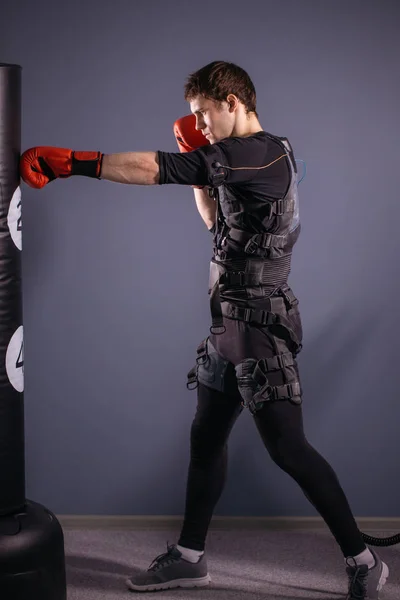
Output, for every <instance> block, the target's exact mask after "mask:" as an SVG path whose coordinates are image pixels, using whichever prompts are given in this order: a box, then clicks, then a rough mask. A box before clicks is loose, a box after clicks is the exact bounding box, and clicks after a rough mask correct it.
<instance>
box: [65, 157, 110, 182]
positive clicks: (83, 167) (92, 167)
mask: <svg viewBox="0 0 400 600" xmlns="http://www.w3.org/2000/svg"><path fill="white" fill-rule="evenodd" d="M103 157H104V154H102V153H101V152H79V151H78V152H73V153H72V175H83V176H85V177H94V178H97V179H99V178H100V174H101V167H102V164H103Z"/></svg>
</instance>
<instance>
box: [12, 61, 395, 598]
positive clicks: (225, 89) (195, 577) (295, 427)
mask: <svg viewBox="0 0 400 600" xmlns="http://www.w3.org/2000/svg"><path fill="white" fill-rule="evenodd" d="M185 99H186V100H187V101H188V102H189V104H190V110H191V115H189V116H187V117H183V118H182V119H179V120H178V121H177V122H176V123H175V127H174V130H175V135H176V139H177V142H178V146H179V149H180V150H181V153H165V152H127V153H122V154H111V155H103V154H101V153H100V152H97V153H96V152H72V151H71V150H65V149H60V148H49V147H39V148H33V149H31V150H28V151H27V152H25V153H24V155H23V156H22V158H21V175H22V177H23V179H24V180H25V181H26V182H27V183H28V184H29V185H31V186H33V187H43V185H46V184H47V183H48V182H49V181H51V180H53V179H55V178H57V177H69V176H71V175H86V176H89V177H97V178H99V179H100V178H101V179H107V180H109V181H115V182H118V183H127V184H137V185H156V184H161V185H163V184H168V183H175V184H180V185H191V186H193V188H194V195H195V200H196V204H197V207H198V210H199V212H200V214H201V216H202V218H203V220H204V222H205V224H206V226H207V227H208V229H209V230H210V231H211V232H212V234H213V242H214V256H213V259H212V261H211V268H210V283H209V293H210V303H211V314H212V327H211V329H210V331H211V336H208V337H207V338H206V339H205V340H203V342H202V343H201V344H200V345H199V347H198V349H197V353H198V356H197V359H196V366H195V367H194V368H193V369H192V370H191V371H190V372H189V374H188V379H189V384H192V383H196V386H197V402H198V404H197V411H196V415H195V417H194V420H193V424H192V428H191V461H190V466H189V473H188V481H187V497H186V510H185V518H184V523H183V527H182V530H181V534H180V538H179V540H178V543H177V544H174V545H171V546H169V545H167V552H165V553H163V554H161V555H160V556H158V557H157V558H156V559H154V561H153V562H152V563H151V565H150V567H149V569H148V570H147V571H146V572H144V573H142V574H139V575H137V576H133V577H132V578H131V579H129V580H128V582H127V584H128V587H129V588H130V589H132V590H136V591H148V590H162V589H168V588H174V587H195V586H203V585H207V584H208V583H209V581H210V577H209V574H208V569H207V562H206V556H205V554H204V548H205V540H206V536H207V531H208V527H209V524H210V521H211V518H212V515H213V510H214V507H215V505H216V503H217V502H218V500H219V498H220V496H221V493H222V490H223V487H224V483H225V479H226V470H227V441H228V437H229V434H230V432H231V430H232V427H233V425H234V423H235V421H236V419H237V418H238V416H239V415H240V413H241V412H242V410H243V408H249V410H250V411H251V414H252V415H253V418H254V422H255V424H256V427H257V429H258V431H259V433H260V435H261V438H262V440H263V443H264V445H265V447H266V449H267V450H268V452H269V454H270V456H271V458H272V459H273V460H274V462H275V463H276V464H277V465H279V466H280V467H281V468H282V469H283V470H284V471H286V472H287V473H289V475H291V476H292V477H293V479H295V481H297V483H298V484H299V485H300V487H301V488H302V490H303V492H304V494H305V495H306V497H307V498H308V499H309V500H310V502H311V503H312V504H313V505H314V507H315V508H316V510H317V511H318V512H319V514H320V515H321V516H322V517H323V519H324V520H325V522H326V523H327V525H328V527H329V528H330V530H331V532H332V534H333V535H334V537H335V539H336V541H337V542H338V544H339V546H340V548H341V550H342V552H343V555H344V558H345V562H346V563H347V569H346V571H347V575H348V578H349V591H348V595H347V598H348V599H349V600H356V599H357V600H360V599H366V598H368V599H373V598H374V599H375V598H378V597H379V596H378V594H379V590H380V589H381V587H382V586H383V585H384V583H385V581H386V578H387V576H388V572H389V571H388V567H387V565H386V564H385V563H383V562H382V561H381V560H380V558H379V556H378V555H377V554H376V552H374V551H372V550H370V549H369V548H367V547H366V545H365V543H364V541H363V538H362V534H361V533H360V531H359V529H358V527H357V524H356V522H355V520H354V517H353V515H352V512H351V510H350V507H349V504H348V502H347V499H346V497H345V494H344V492H343V490H342V488H341V486H340V483H339V481H338V479H337V477H336V474H335V473H334V471H333V469H332V468H331V466H330V465H329V464H328V463H327V462H326V460H325V459H324V458H323V457H322V456H321V455H320V454H318V453H317V451H316V450H315V449H314V448H313V447H312V446H311V445H310V444H309V443H308V441H307V439H306V437H305V434H304V430H303V421H302V406H301V404H302V390H301V386H300V379H299V372H298V365H297V362H296V356H297V354H298V353H299V352H300V350H301V347H302V345H301V341H302V327H301V319H300V314H299V308H298V301H297V299H296V298H295V296H294V294H293V292H292V290H291V289H290V287H289V286H288V285H287V279H288V276H289V272H290V262H291V254H292V248H293V246H294V244H295V243H296V241H297V238H298V236H299V233H300V222H299V211H298V197H297V181H296V163H295V160H294V156H293V151H292V148H291V146H290V144H289V142H288V140H287V139H286V138H280V137H277V136H274V135H272V134H270V133H267V132H266V131H264V130H263V129H262V127H261V125H260V122H259V120H258V114H257V111H256V92H255V89H254V85H253V83H252V81H251V79H250V77H249V76H248V74H247V73H246V72H245V71H244V70H243V69H241V68H240V67H238V66H237V65H234V64H232V63H226V62H222V61H217V62H213V63H210V64H209V65H206V66H205V67H203V68H202V69H200V70H199V71H197V72H195V73H193V74H191V75H190V76H189V78H188V81H187V83H186V86H185Z"/></svg>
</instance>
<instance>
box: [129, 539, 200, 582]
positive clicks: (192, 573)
mask: <svg viewBox="0 0 400 600" xmlns="http://www.w3.org/2000/svg"><path fill="white" fill-rule="evenodd" d="M167 549H168V552H165V553H164V554H160V556H157V558H155V559H154V560H153V562H152V563H151V564H150V567H149V568H148V569H147V571H145V572H144V573H139V574H138V575H133V576H132V577H131V578H130V579H127V581H126V585H127V586H128V588H129V589H130V590H134V591H135V592H149V591H156V590H168V589H171V588H177V587H182V588H193V587H204V586H206V585H208V584H209V583H210V581H211V577H210V576H209V574H208V572H207V560H206V558H205V554H203V555H202V556H201V557H200V560H199V561H198V562H197V563H191V562H189V561H187V560H185V559H184V558H183V557H182V553H181V552H179V550H178V548H177V547H176V544H173V545H171V546H169V545H168V542H167Z"/></svg>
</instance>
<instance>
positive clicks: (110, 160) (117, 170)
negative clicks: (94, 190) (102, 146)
mask: <svg viewBox="0 0 400 600" xmlns="http://www.w3.org/2000/svg"><path fill="white" fill-rule="evenodd" d="M159 175H160V172H159V164H158V154H157V152H120V153H118V154H105V155H104V157H103V163H102V167H101V174H100V177H101V179H107V180H108V181H114V182H116V183H128V184H136V185H156V184H158V182H159Z"/></svg>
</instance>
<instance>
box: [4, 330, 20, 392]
mask: <svg viewBox="0 0 400 600" xmlns="http://www.w3.org/2000/svg"><path fill="white" fill-rule="evenodd" d="M6 371H7V375H8V379H9V380H10V383H11V385H12V386H13V387H14V388H15V389H16V390H17V392H23V391H24V328H23V326H22V325H21V326H20V327H18V329H17V330H16V332H15V333H14V335H13V336H12V338H11V340H10V343H9V344H8V348H7V352H6Z"/></svg>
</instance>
